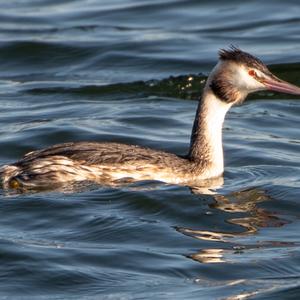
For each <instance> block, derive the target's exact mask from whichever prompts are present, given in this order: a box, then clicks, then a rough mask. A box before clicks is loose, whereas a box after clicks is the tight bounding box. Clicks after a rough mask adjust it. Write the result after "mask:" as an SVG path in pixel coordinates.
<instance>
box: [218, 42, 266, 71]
mask: <svg viewBox="0 0 300 300" xmlns="http://www.w3.org/2000/svg"><path fill="white" fill-rule="evenodd" d="M219 56H220V59H221V60H231V61H234V62H236V63H238V64H244V65H246V66H248V67H249V68H256V69H258V70H261V71H262V72H264V73H269V70H268V68H267V66H266V65H265V64H264V63H263V62H262V61H261V60H260V59H258V58H257V57H255V56H253V55H251V54H249V53H247V52H244V51H242V50H240V49H239V48H237V47H235V46H231V47H230V49H228V50H227V49H221V50H220V51H219Z"/></svg>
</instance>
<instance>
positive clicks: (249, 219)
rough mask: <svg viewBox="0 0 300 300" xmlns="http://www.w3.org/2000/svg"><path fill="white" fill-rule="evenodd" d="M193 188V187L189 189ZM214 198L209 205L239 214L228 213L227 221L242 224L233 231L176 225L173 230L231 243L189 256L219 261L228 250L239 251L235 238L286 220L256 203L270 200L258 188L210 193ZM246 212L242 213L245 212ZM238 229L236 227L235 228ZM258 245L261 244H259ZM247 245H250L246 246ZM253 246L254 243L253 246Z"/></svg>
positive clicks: (241, 249)
mask: <svg viewBox="0 0 300 300" xmlns="http://www.w3.org/2000/svg"><path fill="white" fill-rule="evenodd" d="M193 192H195V190H193ZM213 198H214V200H215V201H214V202H213V203H212V204H210V205H209V207H210V208H211V209H218V210H221V211H224V212H226V213H230V214H239V215H240V214H242V215H243V216H239V217H230V218H228V219H227V220H226V222H227V223H230V224H233V225H238V226H239V227H242V229H243V230H242V231H241V230H237V231H236V232H225V231H210V230H199V229H197V230H195V229H191V228H184V227H177V230H178V231H179V232H181V233H183V234H185V235H188V236H191V237H193V238H196V239H200V240H206V241H214V242H224V243H230V244H232V245H233V246H232V247H230V249H228V247H225V249H220V248H217V249H214V248H212V249H201V250H199V251H198V252H197V253H194V254H189V255H187V256H188V257H189V258H191V259H193V260H196V261H198V262H201V263H222V262H226V261H227V260H226V259H225V257H228V256H230V255H231V254H232V253H237V252H240V251H243V249H244V248H246V247H248V246H246V247H244V246H243V245H241V244H239V243H237V239H241V238H243V237H247V236H249V235H253V234H256V233H257V231H258V230H259V228H262V227H279V226H282V225H284V224H286V223H287V222H286V221H285V220H283V219H281V218H279V217H278V216H276V215H275V214H274V212H270V211H268V210H266V209H263V208H261V207H258V204H259V203H261V202H265V201H272V198H271V197H270V196H268V195H267V194H266V192H265V191H264V190H261V189H256V188H252V189H247V190H243V191H237V192H233V193H231V194H229V195H226V196H225V195H217V194H215V195H214V196H213ZM245 214H246V215H245ZM238 229H240V228H238ZM260 246H261V245H260ZM250 247H253V245H252V246H250ZM254 247H255V246H254Z"/></svg>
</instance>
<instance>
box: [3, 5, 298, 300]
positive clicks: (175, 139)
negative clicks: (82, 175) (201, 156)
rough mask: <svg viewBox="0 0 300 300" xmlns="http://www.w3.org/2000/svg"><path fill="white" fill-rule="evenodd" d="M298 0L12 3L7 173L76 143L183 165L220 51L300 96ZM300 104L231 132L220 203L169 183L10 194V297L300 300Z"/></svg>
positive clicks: (6, 235) (274, 107) (273, 98)
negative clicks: (252, 62)
mask: <svg viewBox="0 0 300 300" xmlns="http://www.w3.org/2000/svg"><path fill="white" fill-rule="evenodd" d="M299 15H300V6H299V3H298V1H293V0H288V1H284V2H283V1H264V2H261V1H252V2H241V1H233V0H231V1H226V2H225V1H214V2H211V1H195V0H185V1H179V0H169V1H167V0H166V1H158V0H156V1H155V0H151V1H148V0H141V1H133V0H122V1H121V0H114V1H106V0H101V1H96V0H86V1H84V0H77V1H67V0H63V1H62V0H60V1H58V0H57V1H53V0H51V1H50V0H48V1H47V0H29V1H22V0H12V1H6V2H1V3H0V102H1V111H0V125H1V127H0V135H1V139H0V145H1V153H0V163H1V164H6V163H10V162H13V161H15V160H17V159H18V158H20V157H21V156H22V155H23V154H25V153H26V152H27V151H32V150H34V149H39V148H43V147H46V146H50V145H53V144H55V143H60V142H66V141H82V140H91V141H103V140H105V141H121V142H126V143H134V144H140V145H144V146H150V147H153V148H157V149H164V150H167V151H171V152H175V153H178V154H184V153H186V151H187V148H188V145H189V136H190V131H191V126H192V122H193V118H194V114H195V108H196V105H197V102H196V101H195V100H197V99H198V98H199V96H200V93H201V90H202V88H203V85H204V83H205V79H206V76H207V74H208V72H209V71H210V70H211V68H212V67H213V66H214V64H215V62H216V60H217V50H218V49H219V48H222V47H227V46H228V45H230V44H234V45H237V46H240V47H241V48H243V49H245V50H247V51H249V52H251V53H253V54H255V55H258V56H259V57H260V58H261V59H263V60H264V61H265V62H266V63H267V64H269V65H271V66H270V68H271V69H272V71H273V72H274V73H276V75H278V76H279V77H282V78H283V79H286V80H289V81H291V82H293V83H295V84H298V85H300V77H299V74H300V60H299V51H300V43H299V38H300V35H299V25H300V18H299ZM299 100H300V99H299V97H295V96H286V95H280V94H272V93H259V94H256V95H253V96H251V97H249V101H247V102H246V103H245V104H244V105H243V106H239V107H235V108H233V109H232V110H231V111H230V112H229V114H228V116H227V118H226V122H225V126H224V127H225V128H224V150H225V165H226V172H225V175H224V180H225V182H224V185H223V186H222V187H220V188H219V189H217V191H216V194H215V195H209V194H208V193H207V191H206V192H205V191H201V190H195V189H190V188H188V187H181V186H176V185H166V184H163V183H158V182H139V183H135V184H132V185H130V186H124V187H120V188H109V187H101V186H100V187H99V186H91V187H90V188H88V189H83V190H80V191H79V192H76V193H75V192H74V193H70V192H69V193H61V192H58V191H52V192H45V193H38V194H24V195H5V194H4V193H3V192H1V201H0V210H1V221H0V224H1V226H0V243H1V247H0V252H1V255H0V262H1V271H0V278H1V281H0V295H1V297H2V298H3V299H7V298H14V299H18V298H22V299H24V298H25V299H26V298H27V299H29V298H30V299H32V297H38V298H39V299H43V298H45V299H83V298H84V299H199V298H201V299H245V298H251V299H283V298H284V299H298V297H299V294H300V284H299V282H300V281H299V277H300V269H299V263H298V262H299V259H300V257H299V250H300V245H299V230H300V222H299V217H300V203H299V195H300V192H299V183H300V160H299V150H300V133H299V115H300V105H299V104H300V102H299Z"/></svg>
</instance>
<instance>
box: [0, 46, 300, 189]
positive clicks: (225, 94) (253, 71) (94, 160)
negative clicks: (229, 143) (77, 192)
mask: <svg viewBox="0 0 300 300" xmlns="http://www.w3.org/2000/svg"><path fill="white" fill-rule="evenodd" d="M264 90H270V91H277V92H281V93H287V94H294V95H300V88H299V87H297V86H295V85H293V84H290V83H288V82H286V81H283V80H281V79H279V78H278V77H276V76H275V75H274V74H272V73H271V72H270V70H269V69H268V67H267V66H266V65H265V64H264V63H263V62H262V61H261V60H260V59H258V58H257V57H255V56H254V55H251V54H249V53H247V52H244V51H242V50H241V49H240V48H237V47H234V46H231V47H229V48H227V49H220V50H219V59H218V62H217V64H216V66H215V67H214V68H213V69H212V71H211V72H210V74H209V76H208V78H207V80H206V83H205V87H204V89H203V91H202V96H201V97H200V98H199V102H198V107H197V110H196V115H195V119H194V124H193V127H192V132H191V138H190V146H189V149H188V151H187V154H186V155H182V156H179V155H176V154H174V153H169V152H165V151H162V150H156V149H151V148H147V147H142V146H138V145H128V144H124V143H116V142H69V143H62V144H57V145H54V146H50V147H48V148H45V149H42V150H36V151H33V152H29V153H27V154H26V155H25V156H24V157H23V158H21V159H20V160H19V161H17V162H15V163H12V164H10V165H4V166H2V167H1V168H0V178H1V182H2V188H3V189H5V190H9V189H14V190H16V189H17V190H20V191H26V190H31V189H39V188H47V187H50V188H51V187H55V186H57V185H60V184H67V185H68V184H71V183H74V182H84V181H91V182H95V183H97V184H98V183H99V184H103V185H110V184H113V183H115V182H120V181H121V182H130V181H134V182H135V181H140V180H157V181H162V182H165V183H169V184H178V185H186V186H191V185H195V184H196V183H198V182H201V181H205V180H209V179H211V178H219V177H222V176H223V172H224V155H223V145H222V127H223V122H224V119H225V115H226V113H227V112H228V110H229V109H230V108H231V107H232V106H234V105H236V104H241V103H243V102H244V100H245V99H246V97H247V95H248V94H250V93H253V92H257V91H264Z"/></svg>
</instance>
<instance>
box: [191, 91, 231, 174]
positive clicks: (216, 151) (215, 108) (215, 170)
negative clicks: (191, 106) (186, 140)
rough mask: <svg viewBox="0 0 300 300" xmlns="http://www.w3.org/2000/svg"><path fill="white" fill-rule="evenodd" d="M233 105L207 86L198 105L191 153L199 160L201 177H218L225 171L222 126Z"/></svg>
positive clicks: (193, 157)
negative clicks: (218, 96)
mask: <svg viewBox="0 0 300 300" xmlns="http://www.w3.org/2000/svg"><path fill="white" fill-rule="evenodd" d="M231 106H232V104H230V103H226V102H224V101H221V100H220V99H218V98H217V97H216V96H215V94H214V93H213V92H212V91H211V89H210V88H209V87H208V86H206V88H205V89H204V91H203V95H202V99H201V100H200V102H199V105H198V110H197V115H196V118H195V123H194V128H193V133H192V138H191V148H190V153H189V157H190V159H191V160H193V161H195V162H198V165H199V171H201V172H200V174H199V176H201V177H202V176H203V177H206V178H209V177H217V176H220V175H221V174H222V173H223V172H224V158H223V145H222V127H223V122H224V119H225V115H226V113H227V111H228V110H229V109H230V107H231Z"/></svg>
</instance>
